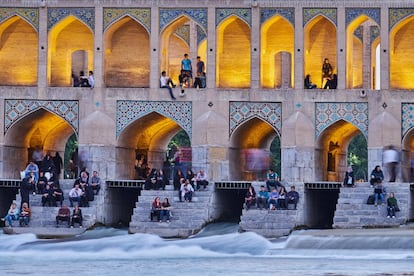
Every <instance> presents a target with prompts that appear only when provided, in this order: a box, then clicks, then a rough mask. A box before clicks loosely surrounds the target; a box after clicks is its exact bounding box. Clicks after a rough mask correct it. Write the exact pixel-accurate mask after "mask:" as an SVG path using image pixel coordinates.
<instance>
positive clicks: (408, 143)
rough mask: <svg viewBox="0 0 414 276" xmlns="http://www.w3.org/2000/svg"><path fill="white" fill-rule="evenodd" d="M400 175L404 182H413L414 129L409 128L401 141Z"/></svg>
mask: <svg viewBox="0 0 414 276" xmlns="http://www.w3.org/2000/svg"><path fill="white" fill-rule="evenodd" d="M401 173H402V179H403V181H404V182H414V128H411V129H410V130H409V131H408V132H407V133H406V134H405V135H404V138H403V141H402V151H401Z"/></svg>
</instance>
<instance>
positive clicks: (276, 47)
mask: <svg viewBox="0 0 414 276" xmlns="http://www.w3.org/2000/svg"><path fill="white" fill-rule="evenodd" d="M280 41H283V43H280ZM281 53H289V54H290V61H289V65H290V67H285V68H284V67H283V65H284V63H282V62H281V61H280V54H281ZM260 54H261V59H260V69H261V70H260V72H261V74H260V79H261V85H262V87H265V88H274V87H282V76H283V70H286V69H289V68H290V72H288V75H290V78H289V79H290V82H289V84H288V87H293V83H294V66H293V64H294V26H293V25H292V23H291V22H290V21H288V20H286V19H285V18H284V17H282V16H280V15H276V16H273V17H272V18H270V19H268V20H266V22H264V23H263V25H262V29H261V51H260ZM278 57H279V58H278ZM282 64H283V65H282Z"/></svg>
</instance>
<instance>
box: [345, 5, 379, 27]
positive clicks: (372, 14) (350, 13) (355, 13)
mask: <svg viewBox="0 0 414 276" xmlns="http://www.w3.org/2000/svg"><path fill="white" fill-rule="evenodd" d="M363 14H365V15H366V16H368V17H369V18H371V19H372V20H374V21H375V22H376V23H377V24H378V25H379V26H381V10H380V8H369V9H368V8H346V9H345V16H346V26H347V27H348V25H349V24H350V23H351V22H352V21H353V20H354V19H356V18H357V17H359V16H360V15H363Z"/></svg>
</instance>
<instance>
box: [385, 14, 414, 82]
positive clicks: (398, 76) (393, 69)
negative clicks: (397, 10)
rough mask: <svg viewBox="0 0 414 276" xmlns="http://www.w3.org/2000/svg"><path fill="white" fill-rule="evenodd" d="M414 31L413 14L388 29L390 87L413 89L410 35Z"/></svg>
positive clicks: (412, 55)
mask: <svg viewBox="0 0 414 276" xmlns="http://www.w3.org/2000/svg"><path fill="white" fill-rule="evenodd" d="M413 32H414V16H410V17H407V18H406V19H404V20H402V21H401V22H399V23H398V24H397V25H395V26H394V27H393V28H392V30H391V31H390V53H389V55H390V88H393V89H413V88H414V80H413V77H412V72H413V71H414V64H412V63H411V62H407V61H408V60H412V59H413V58H414V50H413V47H412V40H411V39H410V38H411V35H410V34H412V33H413Z"/></svg>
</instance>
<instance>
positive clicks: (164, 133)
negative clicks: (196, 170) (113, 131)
mask: <svg viewBox="0 0 414 276" xmlns="http://www.w3.org/2000/svg"><path fill="white" fill-rule="evenodd" d="M181 130H182V128H181V126H179V125H178V124H177V123H176V122H175V121H174V120H172V119H170V118H167V117H165V116H163V115H160V114H159V113H156V112H152V113H149V114H147V115H145V116H143V117H141V118H139V119H137V120H135V121H134V122H132V123H131V124H130V125H128V126H127V127H126V128H125V129H124V130H123V131H122V133H121V134H120V136H119V138H118V144H117V148H116V160H117V164H116V175H117V176H116V178H117V179H135V178H136V172H135V170H134V164H135V160H136V159H137V158H139V159H138V160H141V159H142V160H144V159H145V161H146V163H147V165H148V167H149V168H155V169H160V168H163V167H164V164H165V162H166V161H167V154H168V144H169V142H170V141H171V139H172V138H173V137H174V136H175V135H176V134H177V133H178V132H180V131H181Z"/></svg>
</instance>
